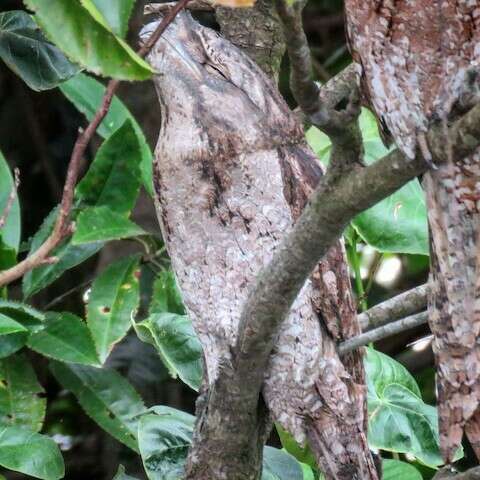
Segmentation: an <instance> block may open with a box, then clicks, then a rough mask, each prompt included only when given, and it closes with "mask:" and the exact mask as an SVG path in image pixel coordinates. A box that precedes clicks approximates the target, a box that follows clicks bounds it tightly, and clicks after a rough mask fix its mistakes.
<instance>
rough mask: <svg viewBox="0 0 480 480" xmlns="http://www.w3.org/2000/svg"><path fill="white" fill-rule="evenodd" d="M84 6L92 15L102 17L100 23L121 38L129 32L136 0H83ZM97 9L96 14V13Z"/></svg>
mask: <svg viewBox="0 0 480 480" xmlns="http://www.w3.org/2000/svg"><path fill="white" fill-rule="evenodd" d="M81 2H82V5H83V6H84V7H85V8H87V9H88V10H89V11H90V13H92V14H95V15H96V17H95V18H97V15H100V16H101V19H100V21H101V22H103V23H104V24H105V25H107V26H108V28H110V30H111V31H112V32H113V33H115V34H116V35H118V36H119V37H122V38H123V37H125V35H126V34H127V30H128V20H129V18H130V14H131V13H132V9H133V5H134V4H135V0H116V1H114V2H112V0H81ZM93 8H95V10H96V12H94V10H93Z"/></svg>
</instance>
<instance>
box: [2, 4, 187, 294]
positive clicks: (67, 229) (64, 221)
mask: <svg viewBox="0 0 480 480" xmlns="http://www.w3.org/2000/svg"><path fill="white" fill-rule="evenodd" d="M189 1H190V0H180V1H179V2H178V3H177V4H175V6H174V7H173V8H172V9H171V10H170V11H169V12H168V13H167V14H166V15H165V16H164V17H163V19H162V21H161V22H160V24H159V25H158V27H157V28H156V29H155V31H154V32H153V33H152V35H151V37H150V38H149V39H148V40H147V41H146V42H145V44H144V45H143V46H142V47H141V48H140V50H139V51H138V55H139V56H140V57H145V56H146V55H147V53H148V52H149V51H150V50H151V48H152V47H153V46H154V45H155V43H156V42H157V41H158V39H159V38H160V36H161V35H162V34H163V32H164V31H165V30H166V28H167V27H168V25H170V23H172V21H173V20H174V19H175V17H176V16H177V14H178V12H179V11H180V10H182V9H183V8H184V7H185V5H186V4H187V3H188V2H189ZM119 84H120V81H119V80H115V79H113V80H110V81H109V82H108V85H107V88H106V90H105V94H104V96H103V99H102V103H101V105H100V107H99V109H98V110H97V112H96V113H95V116H94V117H93V119H92V120H91V122H90V123H89V125H88V127H87V128H86V129H85V130H84V131H80V132H79V135H78V138H77V141H76V142H75V145H74V147H73V151H72V155H71V157H70V163H69V165H68V170H67V178H66V180H65V185H64V187H63V195H62V200H61V203H60V210H59V213H58V217H57V220H56V222H55V226H54V227H53V231H52V233H51V234H50V236H49V237H48V238H47V240H45V242H44V243H43V244H42V245H41V246H40V247H39V248H38V250H36V251H35V252H33V253H32V254H31V255H29V256H28V257H27V258H25V259H24V260H23V261H21V262H20V263H18V264H17V265H15V266H14V267H12V268H10V269H8V270H5V271H3V272H0V287H3V286H4V285H7V284H9V283H11V282H13V281H14V280H17V279H18V278H20V277H22V276H23V275H24V274H25V273H27V272H28V271H30V270H32V269H33V268H35V267H37V266H39V265H41V264H43V263H44V261H45V259H46V258H48V257H49V254H50V252H51V251H52V250H53V249H54V248H55V247H56V246H58V245H59V243H60V242H61V241H62V240H63V239H65V238H66V237H67V236H69V235H71V233H72V232H73V230H74V226H73V225H72V223H70V222H69V217H70V211H71V209H72V204H73V197H74V192H75V185H76V184H77V179H78V173H79V168H80V164H81V161H82V158H83V155H84V153H85V150H86V148H87V145H88V144H89V142H90V140H91V139H92V137H93V135H94V134H95V132H96V131H97V128H98V126H99V125H100V123H101V122H102V120H103V119H104V118H105V116H106V115H107V113H108V110H109V108H110V104H111V103H112V99H113V96H114V95H115V91H116V90H117V88H118V85H119Z"/></svg>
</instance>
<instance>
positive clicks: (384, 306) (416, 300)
mask: <svg viewBox="0 0 480 480" xmlns="http://www.w3.org/2000/svg"><path fill="white" fill-rule="evenodd" d="M427 295H428V284H426V283H425V284H423V285H420V286H418V287H415V288H412V289H411V290H408V291H406V292H403V293H401V294H400V295H397V296H396V297H393V298H390V299H388V300H386V301H385V302H382V303H380V304H378V305H375V306H374V307H372V308H370V309H369V310H367V311H366V312H363V313H361V314H360V315H358V321H359V322H360V327H361V328H362V331H363V332H366V331H368V330H372V329H374V328H377V327H381V326H382V325H385V324H387V323H390V322H392V321H394V320H398V319H399V318H403V317H406V316H407V315H412V314H413V313H417V312H419V311H421V310H424V309H425V308H426V306H427Z"/></svg>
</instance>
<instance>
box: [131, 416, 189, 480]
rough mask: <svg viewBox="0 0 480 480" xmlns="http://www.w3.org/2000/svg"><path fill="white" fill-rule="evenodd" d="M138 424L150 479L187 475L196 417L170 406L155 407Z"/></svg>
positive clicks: (143, 459)
mask: <svg viewBox="0 0 480 480" xmlns="http://www.w3.org/2000/svg"><path fill="white" fill-rule="evenodd" d="M151 410H152V411H154V412H155V413H150V414H147V415H143V416H142V418H141V419H140V424H139V427H138V445H139V447H140V455H141V456H142V461H143V466H144V468H145V472H146V473H147V476H148V478H149V479H150V480H178V479H180V478H183V474H184V468H185V460H186V458H187V453H188V449H189V447H190V444H191V443H192V435H193V426H194V423H195V417H193V416H192V415H189V414H187V413H185V412H181V411H180V410H176V409H174V408H169V407H153V408H152V409H151Z"/></svg>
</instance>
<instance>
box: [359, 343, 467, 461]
mask: <svg viewBox="0 0 480 480" xmlns="http://www.w3.org/2000/svg"><path fill="white" fill-rule="evenodd" d="M365 369H366V373H367V386H368V426H369V428H368V440H369V444H370V446H371V447H372V448H375V449H379V450H386V451H390V452H399V453H409V454H411V455H413V456H415V457H416V458H417V459H418V460H419V461H421V462H422V463H424V464H425V465H427V466H430V467H436V466H439V465H442V464H443V461H442V458H441V455H440V447H439V433H438V416H437V410H436V409H435V408H434V407H432V406H430V405H427V404H425V403H424V402H423V400H422V398H421V396H420V391H419V388H418V385H417V384H416V382H415V380H414V379H413V377H412V376H411V375H410V374H409V373H408V371H407V370H406V369H405V367H403V366H402V365H400V364H399V363H398V362H396V361H395V360H393V359H392V358H390V357H388V356H386V355H384V354H382V353H380V352H377V351H375V350H372V349H367V355H366V358H365ZM461 456H462V453H461V452H459V453H458V458H460V457H461Z"/></svg>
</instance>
